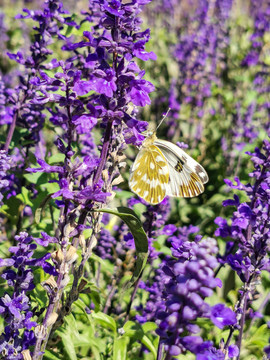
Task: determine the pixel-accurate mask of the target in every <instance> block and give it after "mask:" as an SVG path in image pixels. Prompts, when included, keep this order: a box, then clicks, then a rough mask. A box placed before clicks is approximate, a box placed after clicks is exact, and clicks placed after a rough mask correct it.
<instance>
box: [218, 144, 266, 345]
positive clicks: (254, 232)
mask: <svg viewBox="0 0 270 360" xmlns="http://www.w3.org/2000/svg"><path fill="white" fill-rule="evenodd" d="M249 155H251V160H252V162H253V164H254V171H253V172H252V173H250V174H249V176H250V178H251V179H254V184H253V185H251V184H246V185H244V184H243V183H241V182H240V180H239V178H235V182H236V184H235V185H234V184H233V182H231V181H230V180H225V182H226V184H227V185H229V186H230V187H231V188H233V189H237V190H240V191H242V192H244V193H245V194H246V195H247V197H248V201H246V202H241V201H240V199H239V197H238V195H234V199H231V200H226V201H224V202H223V206H234V207H236V211H234V213H233V216H232V218H231V224H229V223H228V221H227V220H225V219H223V218H221V217H218V218H216V220H215V222H216V224H217V225H218V228H217V230H216V232H215V235H216V236H221V237H223V238H229V239H232V240H233V241H229V242H228V243H227V245H228V246H227V251H226V253H225V255H224V256H223V257H221V258H220V262H221V263H223V264H225V263H226V264H228V265H229V266H230V267H231V268H232V269H233V270H234V271H235V272H236V273H237V274H238V276H239V278H240V279H241V280H242V282H243V283H244V287H243V290H240V291H239V301H238V303H237V305H236V312H237V314H238V319H239V323H240V327H243V326H244V323H245V318H246V317H247V316H248V315H249V314H250V316H252V313H253V312H252V311H251V308H249V307H250V305H251V302H252V300H253V296H255V294H256V282H257V281H258V280H259V278H260V274H261V272H262V271H268V272H269V271H270V260H269V255H268V251H269V239H270V227H269V215H270V205H269V204H270V191H269V189H270V142H269V141H268V140H264V142H263V145H262V149H261V150H260V149H259V148H256V149H255V152H254V153H249ZM235 250H236V251H235ZM241 334H242V332H240V336H239V339H238V345H239V347H240V346H241V340H242V338H241Z"/></svg>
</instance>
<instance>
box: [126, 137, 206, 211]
mask: <svg viewBox="0 0 270 360" xmlns="http://www.w3.org/2000/svg"><path fill="white" fill-rule="evenodd" d="M208 180H209V179H208V175H207V173H206V171H205V170H204V168H203V167H202V166H201V165H200V164H199V163H197V161H195V160H194V159H193V158H192V157H190V156H189V155H188V154H187V153H186V152H185V151H184V150H182V149H181V148H180V147H178V146H177V145H175V144H173V143H171V142H169V141H166V140H161V139H158V138H157V136H156V133H155V132H149V133H148V135H147V137H146V139H145V140H144V141H143V143H142V146H141V148H140V150H139V153H138V155H137V157H136V159H135V161H134V163H133V165H132V167H131V171H130V178H129V187H130V189H131V190H132V191H133V192H134V193H135V194H137V195H138V196H139V197H141V198H142V199H144V200H145V201H146V202H147V203H149V204H151V205H156V204H159V203H160V202H161V201H162V200H163V199H164V198H165V196H167V195H168V196H173V197H185V198H189V197H194V196H198V195H200V194H201V193H202V192H203V191H204V184H205V183H207V181H208Z"/></svg>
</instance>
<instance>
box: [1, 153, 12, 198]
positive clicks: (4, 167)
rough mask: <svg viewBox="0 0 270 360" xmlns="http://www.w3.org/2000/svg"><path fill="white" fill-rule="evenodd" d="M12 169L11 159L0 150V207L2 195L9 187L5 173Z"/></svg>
mask: <svg viewBox="0 0 270 360" xmlns="http://www.w3.org/2000/svg"><path fill="white" fill-rule="evenodd" d="M11 167H12V159H11V158H10V156H8V155H7V153H6V151H4V150H0V205H2V200H3V197H4V195H3V193H5V192H6V191H7V189H8V187H9V181H8V178H7V172H8V170H10V168H11Z"/></svg>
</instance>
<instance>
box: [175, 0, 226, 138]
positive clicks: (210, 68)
mask: <svg viewBox="0 0 270 360" xmlns="http://www.w3.org/2000/svg"><path fill="white" fill-rule="evenodd" d="M231 6H232V1H231V0H226V1H216V2H209V1H207V0H201V1H199V2H198V6H197V7H196V10H195V14H193V13H192V11H191V12H190V13H189V14H185V15H186V16H187V17H188V18H189V21H187V22H183V24H182V26H181V27H180V28H179V29H177V30H176V33H177V35H178V37H179V42H178V44H177V45H176V47H175V52H174V55H175V59H176V61H177V65H178V69H179V76H178V78H177V79H173V81H172V83H171V92H170V98H169V103H170V106H171V108H172V110H173V112H172V115H173V118H177V115H178V113H179V109H180V104H181V106H183V105H185V106H188V107H190V110H191V112H192V114H191V119H190V124H191V125H192V126H191V128H190V129H191V131H192V132H193V134H192V135H193V137H194V136H195V138H196V139H197V140H199V139H200V138H201V133H202V125H201V123H200V120H201V118H202V117H203V116H204V111H205V110H204V108H205V100H206V99H208V98H209V97H210V96H211V95H212V87H213V85H219V84H220V75H219V71H220V70H219V69H220V68H222V67H224V66H223V65H222V63H223V62H224V48H225V47H226V46H227V37H228V36H227V33H226V31H227V27H226V20H227V18H228V16H229V13H230V9H231ZM189 117H190V116H189ZM173 123H174V122H173V121H171V123H170V134H173V133H174V132H175V130H176V128H177V126H178V125H177V123H175V125H174V127H173V128H172V127H171V126H172V125H173ZM189 135H190V134H189ZM189 137H190V136H189Z"/></svg>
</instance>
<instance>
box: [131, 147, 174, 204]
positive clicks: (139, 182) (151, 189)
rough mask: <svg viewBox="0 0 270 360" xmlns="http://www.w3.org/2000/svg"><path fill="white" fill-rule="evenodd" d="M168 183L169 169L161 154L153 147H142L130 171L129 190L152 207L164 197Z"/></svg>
mask: <svg viewBox="0 0 270 360" xmlns="http://www.w3.org/2000/svg"><path fill="white" fill-rule="evenodd" d="M168 182H169V168H168V164H167V161H166V159H165V157H164V155H163V153H162V152H161V151H160V149H159V148H158V147H157V146H154V145H149V146H146V147H142V148H141V150H140V151H139V153H138V155H137V157H136V159H135V162H134V164H133V166H132V169H131V175H130V179H129V186H130V189H131V190H132V191H133V192H135V193H136V194H137V195H139V196H140V197H141V198H143V199H144V200H145V201H146V202H148V203H150V204H153V205H154V204H158V203H160V202H161V201H162V200H163V199H164V197H165V196H166V193H167V187H168Z"/></svg>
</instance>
